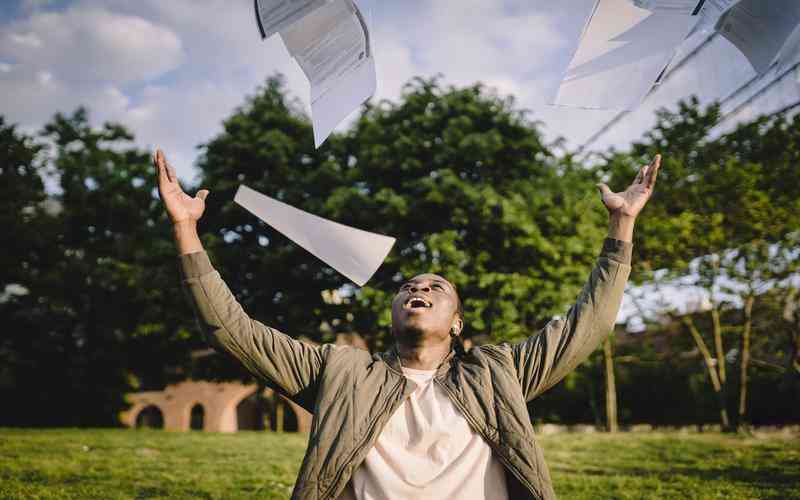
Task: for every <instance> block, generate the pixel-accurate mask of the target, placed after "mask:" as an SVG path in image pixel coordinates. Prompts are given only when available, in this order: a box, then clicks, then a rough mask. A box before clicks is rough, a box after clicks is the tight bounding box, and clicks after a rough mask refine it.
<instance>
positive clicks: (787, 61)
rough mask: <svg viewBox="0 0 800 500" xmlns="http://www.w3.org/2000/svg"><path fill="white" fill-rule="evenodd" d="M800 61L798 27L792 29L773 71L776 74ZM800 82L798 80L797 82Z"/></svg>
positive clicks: (799, 32) (799, 29)
mask: <svg viewBox="0 0 800 500" xmlns="http://www.w3.org/2000/svg"><path fill="white" fill-rule="evenodd" d="M798 61H800V26H798V27H797V28H795V29H794V32H793V33H792V34H791V36H789V39H788V40H787V41H786V44H785V45H784V46H783V49H781V52H780V54H778V64H777V66H776V68H775V70H776V71H777V72H778V73H783V72H784V71H786V70H787V69H788V68H789V66H790V65H793V64H795V63H797V62H798ZM798 81H799V82H800V80H798Z"/></svg>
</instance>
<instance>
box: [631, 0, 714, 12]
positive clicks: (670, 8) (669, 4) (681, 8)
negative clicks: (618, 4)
mask: <svg viewBox="0 0 800 500" xmlns="http://www.w3.org/2000/svg"><path fill="white" fill-rule="evenodd" d="M702 3H703V2H702V0H633V4H634V5H635V6H637V7H639V8H640V9H646V10H649V11H653V12H673V13H677V14H692V15H694V14H697V13H698V12H699V9H698V7H699V6H700V5H702Z"/></svg>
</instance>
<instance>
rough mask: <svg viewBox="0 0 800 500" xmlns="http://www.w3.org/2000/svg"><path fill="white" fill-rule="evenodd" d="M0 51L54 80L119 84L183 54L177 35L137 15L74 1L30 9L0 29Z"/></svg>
mask: <svg viewBox="0 0 800 500" xmlns="http://www.w3.org/2000/svg"><path fill="white" fill-rule="evenodd" d="M0 55H2V56H3V57H4V58H6V59H12V60H14V61H15V62H16V63H17V64H20V65H24V66H26V67H29V68H32V69H40V70H46V71H49V72H52V73H53V74H55V75H56V76H57V77H58V78H59V79H61V80H65V81H70V82H76V83H78V82H79V83H82V84H86V83H89V84H91V83H92V82H95V81H104V82H112V83H115V84H121V83H125V82H132V81H138V80H147V79H151V78H155V77H158V76H160V75H162V74H163V73H165V72H167V71H169V70H171V69H173V68H175V67H177V65H178V64H180V62H181V60H182V58H183V49H182V46H181V41H180V39H179V38H178V36H177V35H176V34H175V33H173V32H172V31H170V30H169V29H167V28H166V27H164V26H159V25H158V24H156V23H153V22H151V21H149V20H146V19H143V18H141V17H137V16H131V15H122V14H117V13H114V12H109V11H107V10H104V9H102V8H98V7H91V6H85V5H77V6H73V7H70V8H68V9H67V10H65V11H63V12H47V11H46V12H34V13H33V14H32V15H31V16H30V17H29V18H27V19H22V20H19V21H17V22H14V23H12V24H11V25H9V26H6V27H4V28H3V29H2V31H0Z"/></svg>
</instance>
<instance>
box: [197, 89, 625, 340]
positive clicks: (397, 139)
mask: <svg viewBox="0 0 800 500" xmlns="http://www.w3.org/2000/svg"><path fill="white" fill-rule="evenodd" d="M311 137H312V134H311V130H310V125H309V122H308V119H307V118H306V117H305V116H303V115H302V113H300V112H299V111H298V109H297V107H296V106H295V105H294V104H293V103H292V102H291V101H289V100H288V99H287V98H286V97H285V92H284V89H283V84H282V82H281V80H280V79H271V80H270V81H269V82H268V84H267V85H266V86H265V87H264V88H263V89H261V90H260V92H259V93H258V94H257V95H256V96H255V97H253V98H251V99H250V100H249V101H248V102H247V103H246V104H245V105H244V106H243V107H242V108H241V109H239V110H237V112H236V113H235V114H234V115H233V116H231V117H230V118H228V119H227V120H226V121H225V123H224V131H223V132H222V133H221V134H220V135H219V136H218V137H216V138H214V139H212V140H211V141H210V142H209V143H208V144H206V145H205V146H204V153H203V156H202V158H201V160H200V162H199V167H200V169H201V171H202V181H201V184H202V186H203V187H206V188H208V189H210V190H211V195H210V196H209V198H208V200H209V204H210V206H209V210H208V211H207V213H208V215H207V216H206V217H208V220H207V221H206V222H205V224H206V225H205V226H204V228H207V229H208V230H209V232H210V235H209V236H208V239H207V241H206V243H207V244H208V245H209V247H210V248H212V249H213V252H214V254H215V257H216V262H217V263H218V265H219V266H220V267H221V268H222V269H224V274H225V276H226V279H227V280H228V281H229V283H230V284H231V287H232V289H234V290H235V291H236V292H237V297H238V298H239V299H240V300H241V301H242V302H243V304H244V305H245V307H246V308H247V309H248V310H249V311H250V312H251V313H252V314H254V315H255V316H256V317H259V318H261V319H264V320H266V321H269V322H270V323H271V324H273V325H277V326H279V327H284V326H286V325H290V327H289V333H292V334H294V335H304V336H307V337H310V338H311V339H313V340H331V334H332V332H333V330H337V331H339V332H341V331H357V332H362V333H366V334H367V340H368V342H369V344H370V347H371V348H378V349H379V348H383V347H386V345H387V335H388V333H389V325H390V315H389V307H388V305H389V302H390V298H391V296H392V295H393V294H394V292H395V289H396V287H397V286H398V284H399V282H400V280H402V279H403V278H408V277H410V276H412V275H414V274H417V273H420V272H424V271H431V272H438V273H441V274H443V275H444V276H446V277H447V278H448V279H449V280H450V281H452V282H453V283H454V284H455V285H456V286H457V287H458V289H459V293H460V294H461V296H462V298H463V299H464V302H465V306H466V309H467V317H466V323H467V326H468V328H467V330H466V331H467V332H469V334H471V335H487V336H489V337H490V338H491V339H492V340H493V341H499V340H510V339H519V338H521V337H523V336H525V335H527V334H530V333H532V332H533V330H534V329H535V328H536V327H537V326H538V325H540V324H541V323H543V322H544V321H546V320H547V319H549V318H550V317H551V316H552V315H554V314H558V313H562V312H563V311H564V310H565V308H566V306H567V305H568V304H569V303H570V302H571V301H572V300H574V297H575V294H576V293H577V291H578V289H579V287H580V285H581V284H582V283H583V281H584V279H585V276H586V274H587V272H588V270H589V268H590V266H591V263H592V262H593V260H594V257H595V255H596V252H597V249H598V248H599V246H600V242H601V240H602V235H603V230H604V225H603V221H604V220H605V215H604V213H603V209H602V204H601V203H599V202H598V201H597V194H596V191H595V190H594V187H593V184H592V180H593V177H592V175H591V173H590V172H587V171H585V170H584V169H582V168H579V167H578V166H575V165H573V164H571V163H569V162H561V161H559V160H558V159H557V158H555V157H554V155H553V153H552V152H551V151H550V150H549V149H548V147H547V146H546V145H545V144H544V142H543V140H542V138H541V135H540V133H539V131H538V128H537V124H536V123H534V122H532V121H530V120H528V119H527V118H526V116H525V114H524V113H523V112H521V111H518V110H516V109H515V107H514V101H513V99H512V98H501V97H499V96H497V95H494V94H492V93H491V92H489V91H487V90H486V89H485V88H483V87H482V86H480V85H475V86H472V87H467V88H452V87H450V88H443V87H442V86H440V85H439V84H438V82H437V81H436V80H420V79H418V80H415V81H413V82H411V83H410V84H408V85H407V86H406V88H405V90H404V93H403V96H402V98H401V100H400V102H398V103H390V102H381V103H377V104H369V105H367V106H366V107H365V108H364V111H363V113H362V115H361V116H360V118H359V119H358V121H357V122H356V124H355V126H354V127H353V129H352V130H350V131H349V132H347V133H346V134H345V135H343V136H340V135H334V136H332V137H331V138H330V139H329V140H328V142H327V143H326V145H325V146H324V147H322V148H321V149H319V150H317V151H315V150H314V149H313V147H312V146H311V143H310V141H311ZM239 183H245V184H247V185H249V186H251V187H253V188H254V189H257V190H259V191H261V192H264V193H265V194H267V195H269V196H273V197H275V198H277V199H280V200H282V201H285V202H287V203H290V204H293V205H295V206H298V207H299V208H302V209H304V210H307V211H309V212H312V213H315V214H317V215H320V216H322V217H327V218H330V219H333V220H336V221H338V222H341V223H344V224H348V225H352V226H355V227H358V228H361V229H365V230H368V231H374V232H378V233H383V234H388V235H392V236H394V237H396V238H397V239H398V242H397V244H396V246H395V248H394V249H393V250H392V252H391V253H390V255H389V257H388V259H387V260H386V262H385V263H384V264H383V266H382V267H381V268H380V269H379V270H378V272H377V273H376V275H375V276H374V277H373V279H372V280H371V281H370V283H369V284H368V286H366V287H364V288H362V289H360V290H356V289H355V288H354V287H353V286H352V285H350V284H349V283H348V282H347V281H346V280H345V279H344V278H343V277H341V276H340V275H339V274H338V273H336V272H334V271H333V270H332V269H330V268H328V267H327V266H325V265H323V264H321V263H319V262H318V261H315V260H314V258H313V257H311V256H309V255H308V254H307V253H306V252H305V251H303V250H302V249H298V248H297V247H296V246H295V245H294V244H292V243H291V242H288V241H287V240H286V239H285V238H284V237H282V236H281V235H277V234H275V233H274V232H272V231H271V230H270V229H268V228H266V227H265V226H263V225H261V224H258V223H256V222H255V220H254V219H253V217H252V216H250V215H249V214H247V213H246V212H245V211H243V210H242V209H240V208H238V207H235V206H234V205H233V204H231V203H230V201H229V200H230V199H232V198H233V193H234V190H235V188H236V187H237V185H238V184H239ZM626 185H627V184H626ZM215 200H216V201H215ZM214 203H216V204H214ZM324 291H335V292H336V295H337V296H338V297H339V298H340V299H341V300H337V301H327V302H326V301H325V300H324V299H323V297H322V294H321V292H324ZM337 302H338V303H337ZM267 305H268V306H267ZM320 325H323V328H322V329H320ZM325 327H327V330H326V328H325ZM326 332H329V333H326Z"/></svg>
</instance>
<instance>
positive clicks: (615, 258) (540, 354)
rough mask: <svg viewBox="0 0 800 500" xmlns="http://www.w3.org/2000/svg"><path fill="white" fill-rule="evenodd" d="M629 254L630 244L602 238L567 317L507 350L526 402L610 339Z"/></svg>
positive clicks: (625, 277) (625, 276) (559, 319)
mask: <svg viewBox="0 0 800 500" xmlns="http://www.w3.org/2000/svg"><path fill="white" fill-rule="evenodd" d="M631 249H632V244H631V243H629V242H624V241H620V240H615V239H611V238H606V240H605V241H604V242H603V249H602V251H601V252H600V256H599V257H598V259H597V263H596V264H595V266H594V269H592V272H591V274H590V275H589V280H588V282H587V283H586V284H585V285H584V286H583V290H581V293H580V295H579V296H578V299H577V301H576V302H575V304H574V305H573V306H572V307H570V309H569V311H568V312H567V314H566V316H565V317H563V318H557V319H553V320H551V321H550V322H549V323H548V324H547V325H546V326H545V327H544V328H543V329H542V330H541V331H539V332H538V333H536V334H534V335H533V336H531V337H529V338H528V339H526V340H524V341H522V342H520V343H518V344H514V345H513V346H512V349H511V352H512V356H513V363H514V366H515V368H516V370H517V376H518V378H519V382H520V385H521V386H522V392H523V394H524V396H525V400H526V401H530V400H532V399H534V398H536V397H537V396H539V395H540V394H542V393H543V392H544V391H546V390H547V389H549V388H551V387H553V386H554V385H555V384H557V383H558V382H559V381H560V380H561V379H563V378H564V377H565V376H566V375H567V374H568V373H569V372H571V371H572V370H573V369H574V368H575V367H576V366H578V364H580V363H581V362H582V361H583V360H585V359H586V358H587V357H589V355H590V354H591V353H592V351H594V350H595V349H596V348H597V346H598V345H600V343H601V342H602V341H603V340H604V339H605V338H606V336H607V335H608V334H609V333H611V331H612V329H613V327H614V322H615V321H616V318H617V313H618V312H619V308H620V305H621V303H622V295H623V292H624V291H625V284H626V283H627V281H628V275H629V274H630V270H631V267H630V262H631Z"/></svg>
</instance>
